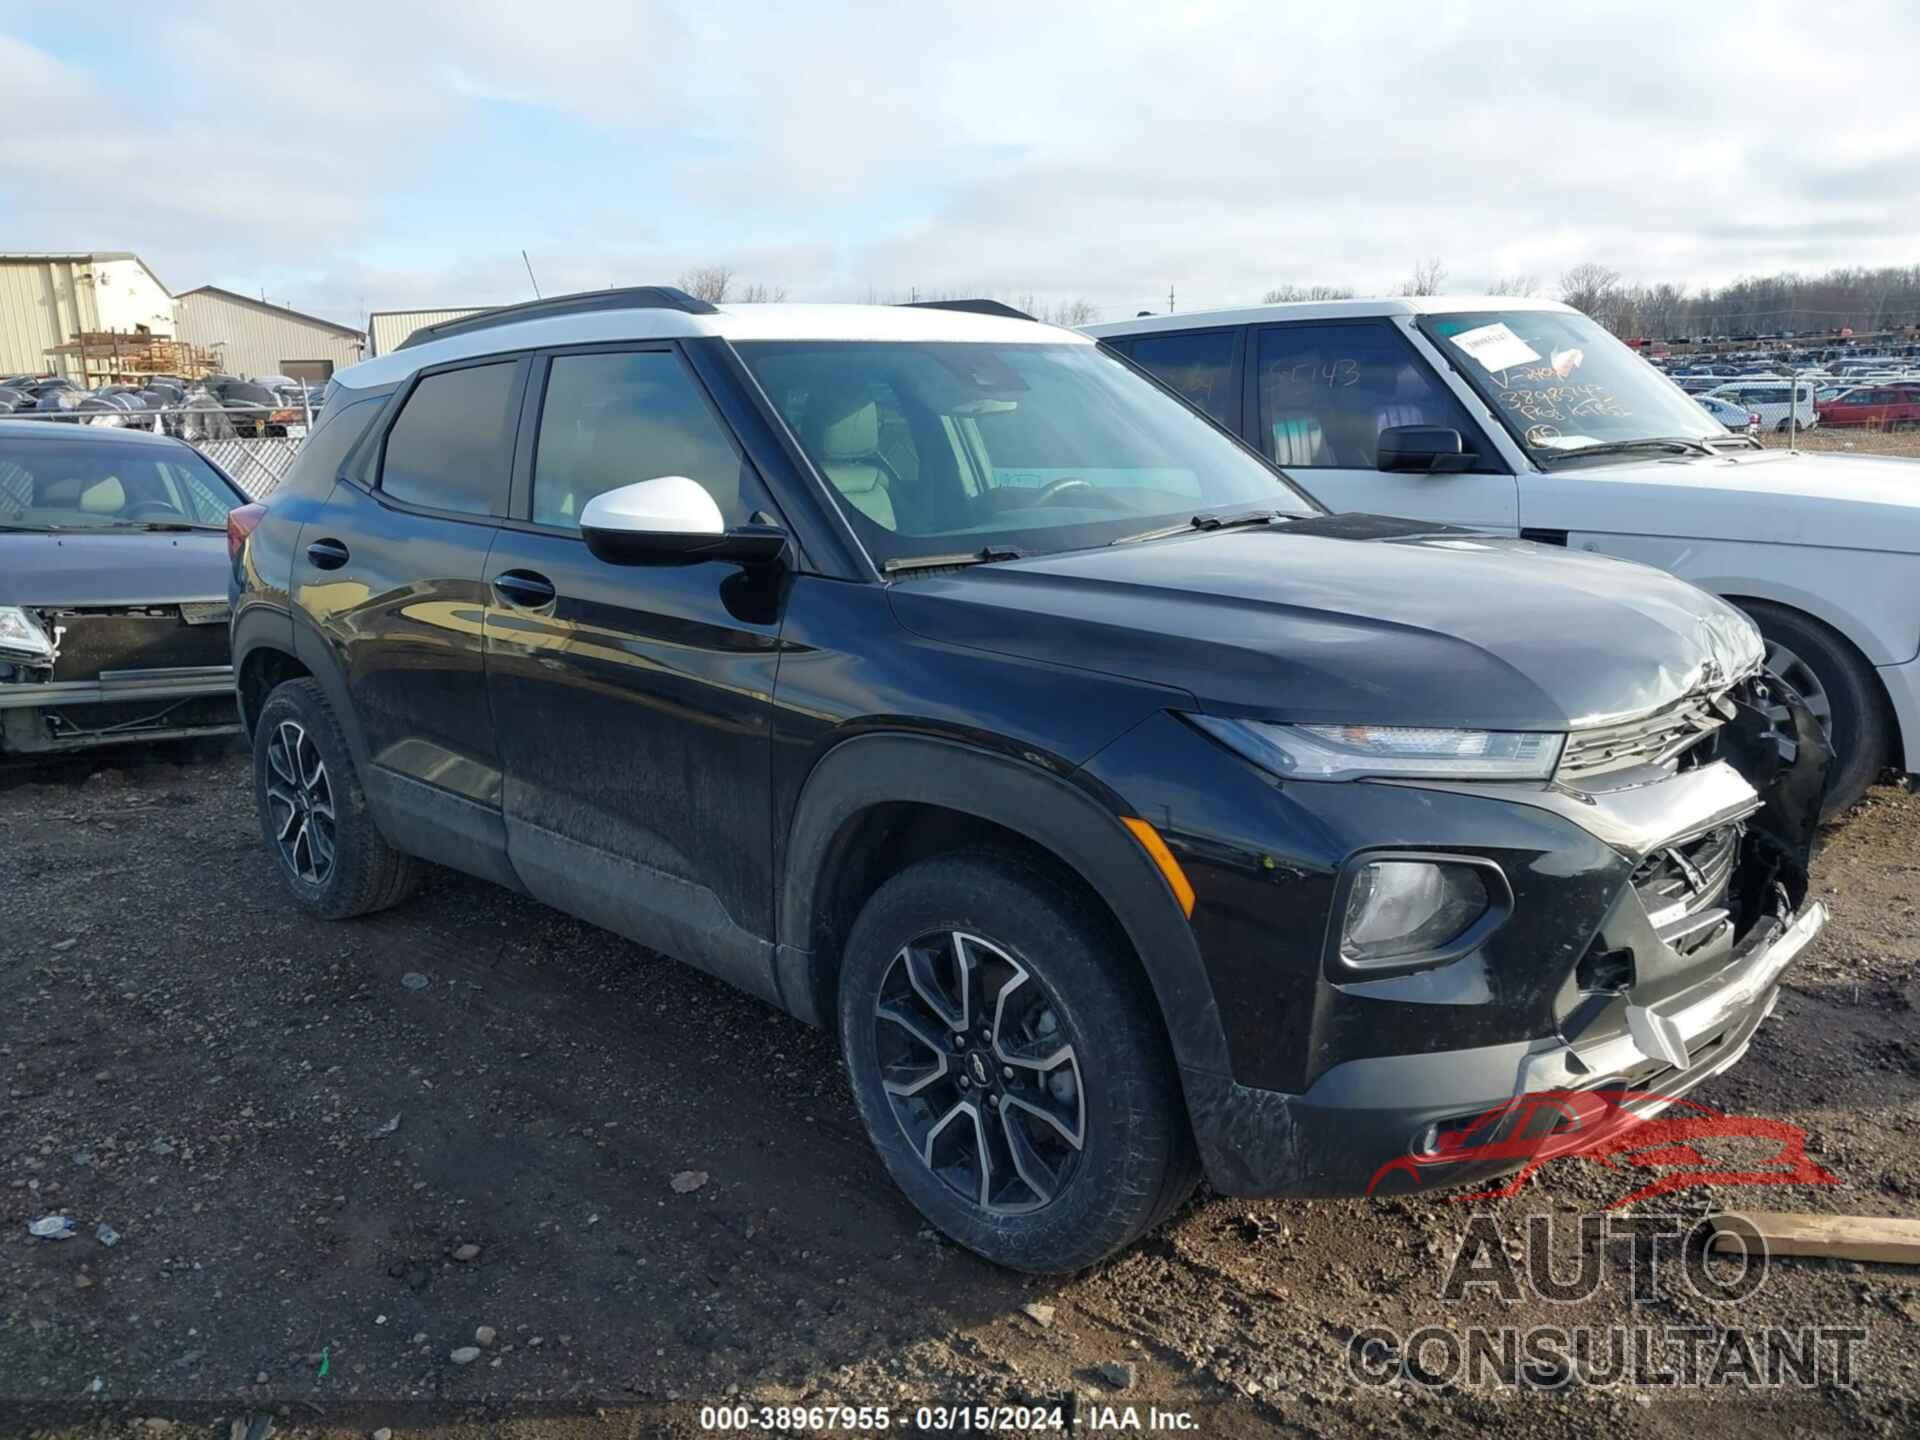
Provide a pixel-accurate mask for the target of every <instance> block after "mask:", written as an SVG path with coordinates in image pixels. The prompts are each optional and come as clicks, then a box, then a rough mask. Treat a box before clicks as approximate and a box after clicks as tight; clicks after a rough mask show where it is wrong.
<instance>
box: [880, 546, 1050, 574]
mask: <svg viewBox="0 0 1920 1440" xmlns="http://www.w3.org/2000/svg"><path fill="white" fill-rule="evenodd" d="M1026 553H1027V552H1026V551H1024V550H1015V549H1012V548H1011V547H1009V546H1005V545H1000V546H994V545H986V546H982V547H981V548H980V549H978V550H968V551H964V552H962V553H961V554H958V555H907V556H903V557H902V558H900V559H898V560H889V561H887V562H886V563H885V564H884V565H882V566H881V567H880V568H881V569H882V570H884V571H886V573H887V574H889V575H897V574H899V573H900V572H901V571H902V570H948V569H952V568H953V567H955V566H958V565H991V564H992V563H993V562H994V561H996V560H1018V559H1020V558H1021V557H1022V556H1023V555H1025V554H1026Z"/></svg>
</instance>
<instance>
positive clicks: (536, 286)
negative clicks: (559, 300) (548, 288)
mask: <svg viewBox="0 0 1920 1440" xmlns="http://www.w3.org/2000/svg"><path fill="white" fill-rule="evenodd" d="M520 263H521V264H522V265H525V266H526V267H527V283H528V284H530V285H532V286H533V298H534V299H536V300H538V299H540V298H542V297H541V295H540V282H539V281H538V280H535V279H534V278H533V261H531V260H529V259H527V252H526V251H524V250H522V251H521V252H520Z"/></svg>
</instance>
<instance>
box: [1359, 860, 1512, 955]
mask: <svg viewBox="0 0 1920 1440" xmlns="http://www.w3.org/2000/svg"><path fill="white" fill-rule="evenodd" d="M1491 904H1492V902H1491V901H1490V900H1489V898H1488V895H1487V885H1486V881H1485V879H1483V878H1482V874H1481V870H1480V868H1479V867H1478V866H1475V865H1456V864H1450V863H1448V862H1446V861H1436V860H1371V861H1368V862H1367V863H1366V864H1364V865H1362V866H1361V867H1360V868H1359V869H1357V870H1355V871H1354V872H1353V876H1352V878H1351V880H1349V882H1348V885H1347V908H1346V915H1345V917H1344V919H1343V920H1342V923H1341V928H1340V958H1341V959H1342V960H1344V961H1346V963H1347V964H1349V965H1351V966H1353V967H1354V968H1355V969H1358V970H1364V969H1369V968H1372V967H1376V966H1382V967H1384V966H1389V965H1397V964H1400V963H1402V962H1404V961H1407V960H1412V959H1417V958H1419V957H1420V956H1423V955H1430V954H1433V953H1434V952H1436V951H1441V950H1445V949H1446V948H1447V947H1448V946H1449V945H1451V944H1452V943H1453V942H1454V941H1456V940H1458V939H1460V938H1461V937H1462V936H1463V935H1465V934H1466V933H1467V931H1468V930H1470V929H1472V928H1473V926H1474V925H1475V924H1476V923H1477V922H1478V921H1479V920H1480V917H1481V916H1483V915H1485V914H1486V913H1487V911H1488V909H1489V908H1490V907H1491Z"/></svg>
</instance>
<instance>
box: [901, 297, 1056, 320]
mask: <svg viewBox="0 0 1920 1440" xmlns="http://www.w3.org/2000/svg"><path fill="white" fill-rule="evenodd" d="M900 308H901V309H903V310H961V311H965V312H966V313H967V314H969V315H998V316H999V317H1000V318H1001V319H1002V320H1031V319H1033V316H1031V315H1029V314H1027V312H1026V311H1024V310H1016V309H1014V308H1013V306H1011V305H1008V304H1004V303H1003V302H1001V301H999V300H909V301H907V303H906V304H904V305H903V306H901V307H900Z"/></svg>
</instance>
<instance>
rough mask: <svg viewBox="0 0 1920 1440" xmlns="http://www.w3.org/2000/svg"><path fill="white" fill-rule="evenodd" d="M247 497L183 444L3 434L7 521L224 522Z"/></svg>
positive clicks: (2, 512)
mask: <svg viewBox="0 0 1920 1440" xmlns="http://www.w3.org/2000/svg"><path fill="white" fill-rule="evenodd" d="M243 503H245V499H244V497H243V496H241V495H239V494H238V493H237V492H235V490H234V489H233V487H232V486H231V485H229V484H228V483H227V482H226V481H225V480H224V479H222V478H221V476H220V474H219V472H218V471H216V470H215V469H214V468H213V467H212V466H211V465H209V464H207V462H206V461H205V460H203V459H201V458H200V456H199V455H197V454H195V453H194V452H193V451H192V450H190V449H188V448H187V447H186V446H184V445H153V446H147V445H137V446H136V445H130V444H128V445H115V444H105V445H103V444H100V443H99V442H97V441H89V440H84V439H78V440H65V439H61V440H44V439H41V438H39V437H37V436H36V437H35V438H33V439H31V440H22V441H19V442H17V443H13V444H9V443H7V442H6V441H4V440H0V528H4V529H8V530H79V529H89V530H99V529H113V528H116V527H118V528H148V527H152V526H182V525H184V526H189V527H192V528H194V529H200V528H205V529H209V530H221V529H225V528H226V523H227V511H229V510H231V509H232V508H233V507H234V506H236V505H240V504H243Z"/></svg>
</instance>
